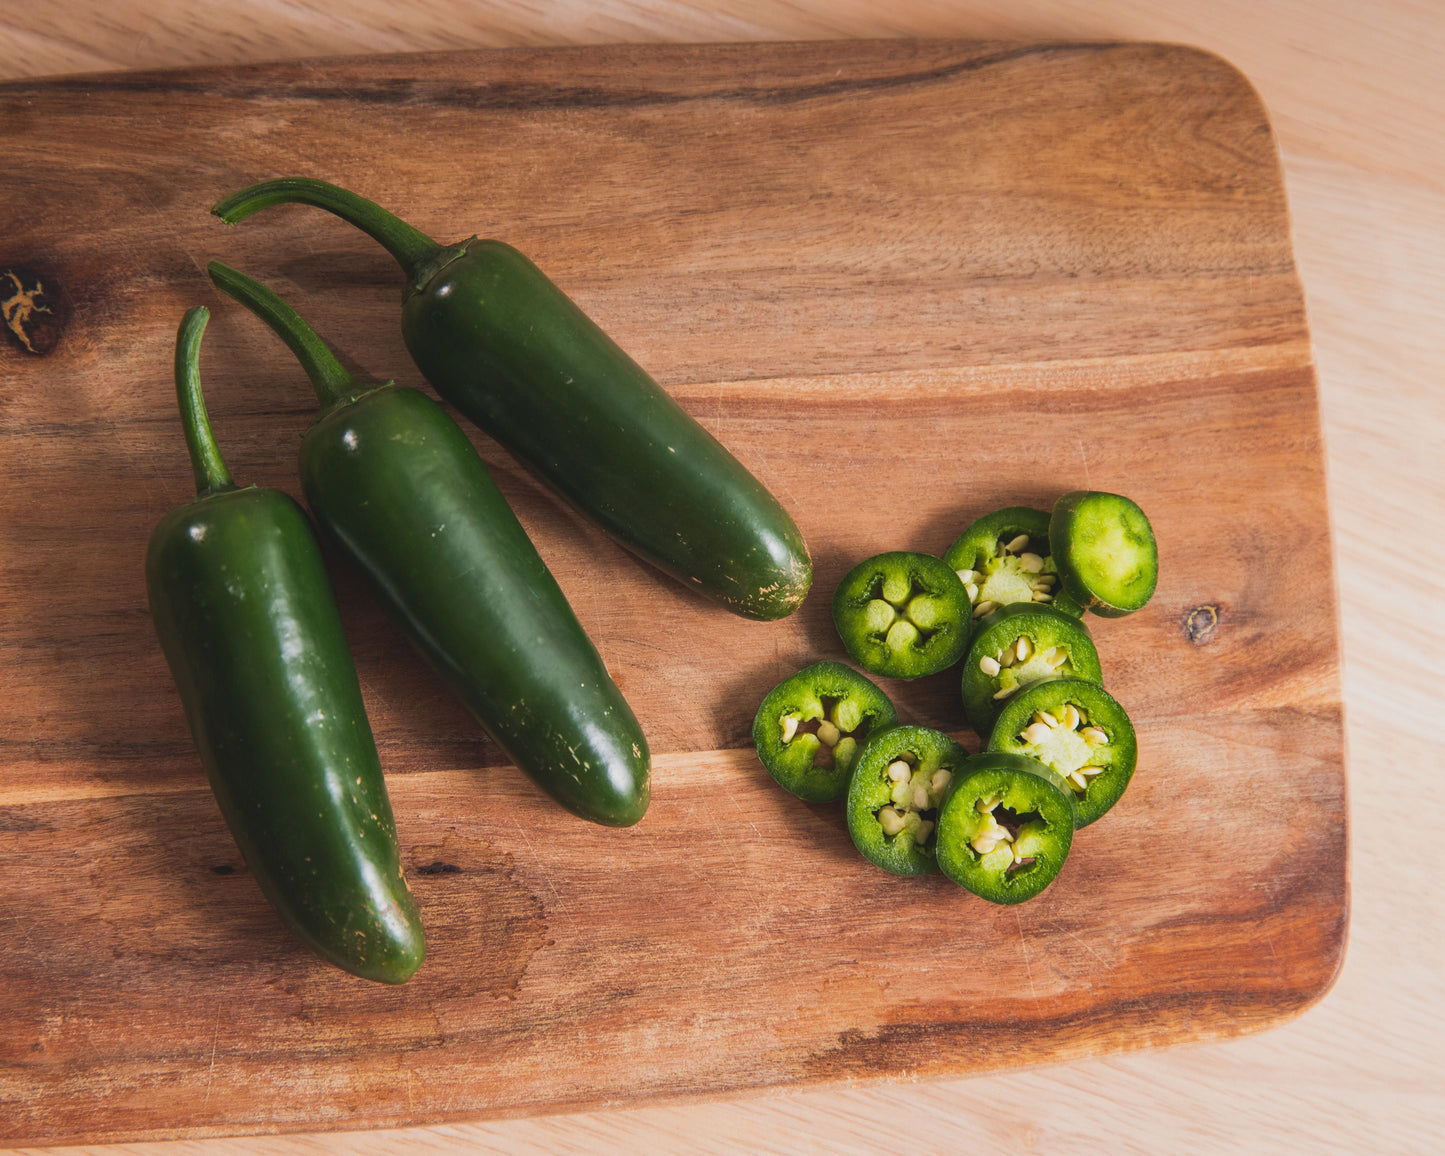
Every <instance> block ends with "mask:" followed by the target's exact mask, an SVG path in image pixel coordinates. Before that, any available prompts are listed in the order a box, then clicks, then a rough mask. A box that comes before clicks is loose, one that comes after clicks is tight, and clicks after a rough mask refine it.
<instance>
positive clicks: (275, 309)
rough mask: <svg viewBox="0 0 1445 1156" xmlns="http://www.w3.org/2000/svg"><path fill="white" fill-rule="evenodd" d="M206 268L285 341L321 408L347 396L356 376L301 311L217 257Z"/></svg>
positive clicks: (222, 287)
mask: <svg viewBox="0 0 1445 1156" xmlns="http://www.w3.org/2000/svg"><path fill="white" fill-rule="evenodd" d="M206 272H207V273H209V274H210V276H211V282H212V284H214V285H215V286H216V288H217V289H219V290H221V291H222V292H223V293H229V294H230V295H231V296H232V297H234V298H235V299H236V300H237V301H239V302H240V303H241V304H242V305H244V306H245V307H246V308H247V309H249V310H250V311H251V312H252V313H254V314H255V315H256V316H257V317H259V318H260V319H261V320H262V321H264V322H265V323H266V324H267V325H269V326H270V327H271V328H272V330H274V331H275V333H276V336H278V337H279V338H281V340H282V341H284V342H285V343H286V345H287V346H288V347H289V348H290V350H291V352H292V353H294V354H295V355H296V360H297V361H299V362H300V363H301V368H302V369H304V370H305V371H306V376H307V377H309V378H310V379H311V387H312V388H313V389H314V390H315V391H316V400H317V401H319V402H320V403H321V406H322V408H323V409H324V408H326V407H327V406H331V405H335V404H336V403H337V402H339V401H344V400H346V398H347V397H348V396H349V395H350V394H351V393H352V392H353V391H354V390H355V388H356V379H355V378H354V377H352V376H351V374H350V373H348V372H347V371H346V369H345V367H343V366H342V364H341V362H339V361H337V360H336V355H335V354H334V353H332V352H331V350H330V349H329V348H327V346H326V343H325V342H324V341H322V340H321V338H319V337H318V336H316V331H315V330H314V329H312V328H311V326H309V325H307V324H306V322H305V321H304V320H302V318H301V314H299V313H297V312H296V310H294V309H292V308H291V306H289V305H287V304H286V302H284V301H282V300H281V298H279V297H277V296H276V294H275V293H273V292H271V290H269V289H267V288H266V286H264V285H262V284H261V283H260V282H259V281H256V280H253V279H252V278H250V277H247V276H246V274H244V273H242V272H241V271H240V270H238V269H232V268H231V267H230V266H229V265H223V264H222V263H221V262H220V261H212V262H211V263H210V264H209V265H207V266H206Z"/></svg>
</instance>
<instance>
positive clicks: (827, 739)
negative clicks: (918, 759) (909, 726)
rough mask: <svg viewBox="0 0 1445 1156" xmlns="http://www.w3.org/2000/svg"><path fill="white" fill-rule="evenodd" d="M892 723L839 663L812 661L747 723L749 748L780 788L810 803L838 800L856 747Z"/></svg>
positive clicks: (872, 693) (876, 694) (889, 709)
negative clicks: (750, 727) (750, 734)
mask: <svg viewBox="0 0 1445 1156" xmlns="http://www.w3.org/2000/svg"><path fill="white" fill-rule="evenodd" d="M897 721H898V712H897V711H896V710H894V708H893V703H892V702H890V701H889V699H888V696H887V695H886V694H884V693H883V692H882V691H881V690H879V689H878V687H877V686H876V685H875V684H874V683H873V681H872V680H871V679H867V678H864V677H863V675H861V674H859V673H858V672H857V671H856V670H854V669H853V668H852V667H849V666H844V665H843V664H842V663H841V662H831V661H829V662H817V663H814V664H813V665H812V666H810V667H807V668H806V669H804V670H800V671H798V673H797V674H795V675H793V676H792V677H791V678H787V679H784V680H783V681H782V682H780V683H779V684H778V685H777V686H775V687H774V688H773V689H772V690H771V691H770V692H769V693H768V696H767V697H766V698H764V699H763V701H762V705H761V706H759V707H758V713H757V715H756V716H755V717H754V719H753V746H754V747H755V748H756V749H757V752H758V758H759V759H760V760H761V762H762V764H763V766H764V767H766V768H767V771H768V774H770V775H772V776H773V778H774V779H775V780H777V783H778V785H779V786H780V787H782V788H783V789H784V790H786V791H791V792H792V793H793V794H794V795H797V796H798V798H800V799H804V800H806V801H807V802H810V803H825V802H828V801H830V800H832V799H841V798H842V797H843V796H844V795H845V794H847V793H848V780H849V777H850V775H851V772H852V770H853V762H854V760H855V759H856V758H857V755H858V748H859V745H860V744H861V743H864V742H866V741H867V740H868V738H869V737H870V736H871V735H873V734H875V733H877V732H878V731H881V730H886V729H887V728H888V727H891V726H893V725H894V724H895V723H897Z"/></svg>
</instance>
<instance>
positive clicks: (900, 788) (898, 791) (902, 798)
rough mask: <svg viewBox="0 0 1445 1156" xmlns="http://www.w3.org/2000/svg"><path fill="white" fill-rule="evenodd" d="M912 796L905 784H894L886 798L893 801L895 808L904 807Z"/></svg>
mask: <svg viewBox="0 0 1445 1156" xmlns="http://www.w3.org/2000/svg"><path fill="white" fill-rule="evenodd" d="M912 794H913V792H912V791H911V790H910V789H909V787H908V784H907V783H894V784H893V790H892V791H890V792H889V794H888V797H889V798H890V799H892V800H893V805H894V806H895V807H906V806H908V800H909V797H910V796H911V795H912Z"/></svg>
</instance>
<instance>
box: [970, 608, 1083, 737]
mask: <svg viewBox="0 0 1445 1156" xmlns="http://www.w3.org/2000/svg"><path fill="white" fill-rule="evenodd" d="M1060 677H1068V678H1082V679H1087V680H1088V681H1090V682H1102V681H1103V679H1104V673H1103V670H1102V669H1101V668H1100V666H1099V652H1098V650H1096V649H1095V647H1094V640H1093V639H1092V638H1091V637H1090V636H1089V629H1088V627H1086V626H1085V625H1084V624H1083V623H1082V622H1081V621H1079V620H1078V619H1076V618H1070V617H1069V616H1068V615H1067V614H1064V613H1062V612H1060V611H1058V610H1055V609H1054V608H1053V607H1051V606H1043V605H1041V604H1039V603H1029V602H1016V603H1014V604H1013V605H1012V606H1005V607H1004V608H1003V609H1002V610H995V611H994V612H993V613H992V614H989V615H987V616H986V617H984V618H982V619H980V620H979V623H978V625H977V627H976V628H975V632H974V636H973V641H972V642H971V643H970V644H969V648H968V657H966V658H965V659H964V660H963V709H964V714H965V715H967V717H968V723H969V725H970V726H971V727H973V729H974V730H975V731H977V732H978V736H979V738H982V739H987V738H988V736H989V735H990V734H991V733H993V722H994V719H996V718H997V717H998V712H999V711H1000V710H1002V709H1003V704H1004V702H1005V701H1006V700H1007V699H1009V698H1011V697H1012V696H1013V695H1015V694H1017V693H1018V691H1019V690H1021V689H1022V688H1023V687H1025V686H1028V685H1029V684H1030V683H1033V682H1037V681H1039V680H1040V679H1043V678H1060Z"/></svg>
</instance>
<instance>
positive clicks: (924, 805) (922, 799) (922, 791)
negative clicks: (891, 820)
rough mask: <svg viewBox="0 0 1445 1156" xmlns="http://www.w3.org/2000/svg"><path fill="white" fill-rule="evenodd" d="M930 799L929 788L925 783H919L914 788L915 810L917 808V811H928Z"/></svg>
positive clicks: (913, 800)
mask: <svg viewBox="0 0 1445 1156" xmlns="http://www.w3.org/2000/svg"><path fill="white" fill-rule="evenodd" d="M930 801H931V800H930V799H929V798H928V788H927V787H926V786H924V785H922V784H919V785H918V786H916V787H914V788H913V799H912V802H913V808H914V810H917V811H926V810H928V805H929V803H930Z"/></svg>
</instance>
